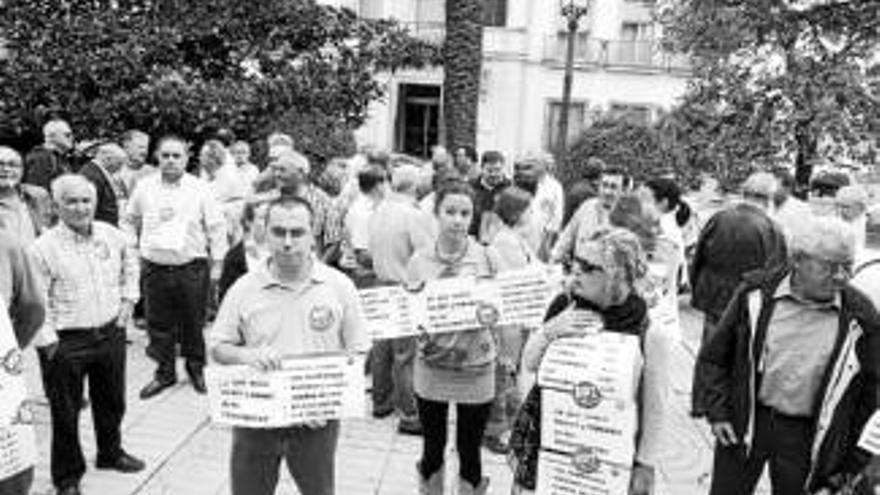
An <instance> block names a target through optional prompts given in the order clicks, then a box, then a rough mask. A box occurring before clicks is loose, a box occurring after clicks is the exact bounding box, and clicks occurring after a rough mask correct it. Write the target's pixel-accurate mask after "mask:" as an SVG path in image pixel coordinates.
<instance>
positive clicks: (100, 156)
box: [79, 143, 128, 227]
mask: <svg viewBox="0 0 880 495" xmlns="http://www.w3.org/2000/svg"><path fill="white" fill-rule="evenodd" d="M127 159H128V155H126V154H125V150H123V149H122V147H121V146H119V145H118V144H115V143H104V144H101V145H100V146H98V150H97V151H96V152H95V158H94V159H92V160H91V161H90V162H89V163H87V164H85V165H83V167H82V168H81V169H80V170H79V173H80V174H81V175H83V176H84V177H85V178H86V179H89V181H90V182H91V183H92V184H93V185H94V186H95V190H96V191H97V192H98V201H97V204H96V205H95V220H98V221H100V222H105V223H109V224H110V225H113V226H114V227H118V226H119V201H120V200H121V199H122V196H123V191H122V190H120V184H121V183H120V182H119V181H118V180H117V178H116V174H117V173H118V172H119V171H120V170H122V168H123V167H124V166H125V163H126V160H127Z"/></svg>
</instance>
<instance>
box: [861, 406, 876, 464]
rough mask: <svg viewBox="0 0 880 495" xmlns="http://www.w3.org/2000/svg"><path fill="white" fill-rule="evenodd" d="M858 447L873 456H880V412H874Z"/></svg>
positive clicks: (866, 424)
mask: <svg viewBox="0 0 880 495" xmlns="http://www.w3.org/2000/svg"><path fill="white" fill-rule="evenodd" d="M858 445H859V448H861V449H863V450H865V451H867V452H868V453H870V454H872V455H880V411H876V412H874V414H872V415H871V418H870V419H868V422H867V423H865V427H864V428H863V429H862V435H861V436H860V437H859V443H858Z"/></svg>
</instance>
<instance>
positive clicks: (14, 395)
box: [0, 305, 27, 428]
mask: <svg viewBox="0 0 880 495" xmlns="http://www.w3.org/2000/svg"><path fill="white" fill-rule="evenodd" d="M0 311H3V312H4V314H3V315H2V317H3V318H6V315H5V312H6V307H5V305H2V306H0ZM21 361H22V355H21V351H20V350H19V349H18V341H16V339H15V334H14V333H13V331H12V326H11V324H9V323H8V322H7V324H5V325H0V428H2V427H6V426H9V425H10V424H12V422H13V421H14V420H15V419H16V417H18V415H19V409H20V408H21V407H22V404H23V403H24V401H25V399H27V387H26V386H25V380H24V376H22V374H21V366H22V362H21Z"/></svg>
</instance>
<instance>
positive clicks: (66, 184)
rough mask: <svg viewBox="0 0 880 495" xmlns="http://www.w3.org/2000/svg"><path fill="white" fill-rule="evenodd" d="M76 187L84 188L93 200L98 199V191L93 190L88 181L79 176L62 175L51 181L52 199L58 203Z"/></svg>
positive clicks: (93, 187)
mask: <svg viewBox="0 0 880 495" xmlns="http://www.w3.org/2000/svg"><path fill="white" fill-rule="evenodd" d="M77 187H85V188H86V189H88V190H89V194H90V195H91V196H92V199H93V200H97V199H98V190H97V189H95V185H94V184H92V183H91V182H90V181H89V179H86V178H85V177H83V176H82V175H79V174H63V175H59V176H58V177H57V178H56V179H55V180H53V181H52V199H54V200H55V202H56V203H60V202H61V199H62V198H63V197H64V194H66V193H67V192H68V191H70V190H71V189H74V188H77Z"/></svg>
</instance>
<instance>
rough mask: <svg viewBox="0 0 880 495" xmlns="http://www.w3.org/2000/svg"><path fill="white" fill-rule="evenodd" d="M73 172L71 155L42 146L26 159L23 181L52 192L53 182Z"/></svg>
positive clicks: (32, 151)
mask: <svg viewBox="0 0 880 495" xmlns="http://www.w3.org/2000/svg"><path fill="white" fill-rule="evenodd" d="M72 171H73V158H72V156H71V155H69V154H63V153H61V152H59V151H56V150H52V149H49V148H46V147H45V146H43V145H40V146H37V147H35V148H34V149H33V150H31V152H30V153H28V154H27V157H25V159H24V177H22V180H21V181H22V182H24V183H26V184H33V185H35V186H40V187H42V188H43V189H45V190H47V191H51V188H52V181H53V180H55V178H56V177H58V176H59V175H62V174H65V173H69V172H72Z"/></svg>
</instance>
